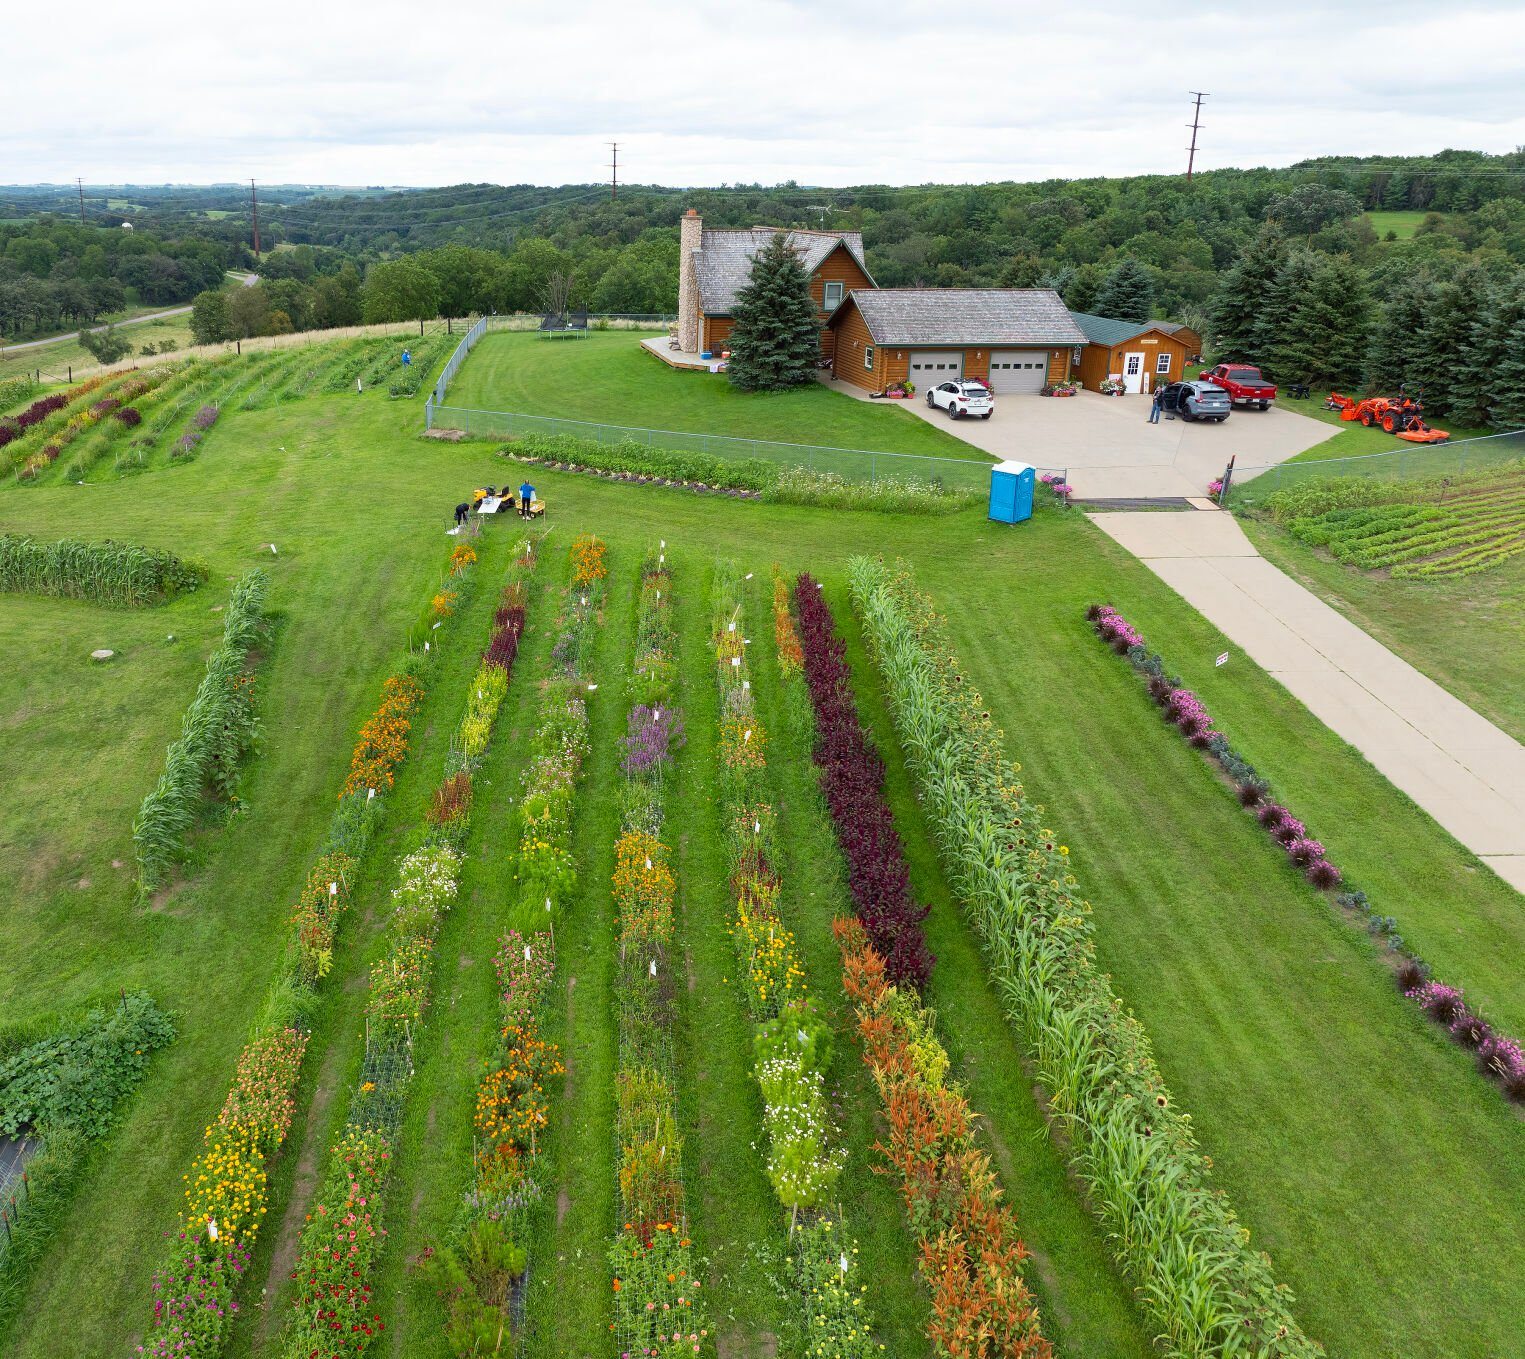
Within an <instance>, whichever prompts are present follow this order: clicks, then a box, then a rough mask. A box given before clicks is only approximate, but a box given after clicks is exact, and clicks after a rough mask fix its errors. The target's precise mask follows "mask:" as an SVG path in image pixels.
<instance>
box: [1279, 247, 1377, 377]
mask: <svg viewBox="0 0 1525 1359" xmlns="http://www.w3.org/2000/svg"><path fill="white" fill-rule="evenodd" d="M1287 270H1289V273H1290V275H1292V278H1290V279H1289V284H1290V285H1293V287H1295V291H1289V294H1287V302H1289V310H1287V313H1286V320H1284V322H1283V323H1281V328H1279V337H1278V340H1276V343H1275V345H1272V348H1270V363H1272V372H1273V374H1275V375H1276V378H1278V380H1279V381H1304V383H1328V384H1331V386H1348V384H1350V383H1353V381H1354V380H1356V378H1357V377H1359V375H1360V358H1362V352H1363V349H1365V342H1366V319H1368V307H1366V282H1365V279H1363V278H1362V273H1360V270H1359V268H1356V265H1354V264H1351V262H1350V261H1348V259H1345V258H1344V256H1333V258H1330V256H1304V258H1302V261H1301V262H1299V264H1298V265H1293V264H1292V262H1290V261H1289V267H1287Z"/></svg>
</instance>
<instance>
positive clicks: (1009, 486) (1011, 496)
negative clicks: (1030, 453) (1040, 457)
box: [990, 461, 1036, 524]
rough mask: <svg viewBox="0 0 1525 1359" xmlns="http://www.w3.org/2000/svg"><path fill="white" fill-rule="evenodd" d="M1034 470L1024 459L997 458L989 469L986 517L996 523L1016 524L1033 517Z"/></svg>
mask: <svg viewBox="0 0 1525 1359" xmlns="http://www.w3.org/2000/svg"><path fill="white" fill-rule="evenodd" d="M1035 479H1036V473H1035V472H1034V471H1033V469H1032V467H1031V466H1029V465H1028V464H1027V463H1025V462H1010V461H1008V462H998V463H996V465H995V466H994V467H992V468H991V469H990V517H991V518H992V519H994V520H995V521H996V522H997V523H999V524H1020V523H1021V522H1022V521H1023V520H1024V519H1031V518H1032V517H1033V482H1034V480H1035Z"/></svg>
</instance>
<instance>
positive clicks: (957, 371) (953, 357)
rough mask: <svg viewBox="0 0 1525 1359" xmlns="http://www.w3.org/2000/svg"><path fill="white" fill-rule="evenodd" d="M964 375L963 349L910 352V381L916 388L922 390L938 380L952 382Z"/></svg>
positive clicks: (935, 384)
mask: <svg viewBox="0 0 1525 1359" xmlns="http://www.w3.org/2000/svg"><path fill="white" fill-rule="evenodd" d="M963 375H964V351H963V350H962V349H941V350H928V351H927V352H925V353H922V354H917V353H915V352H913V353H912V354H911V381H912V382H914V383H915V384H916V390H917V391H920V392H924V391H926V390H927V388H928V387H935V386H937V384H938V383H939V382H952V381H953V379H954V378H961V377H963Z"/></svg>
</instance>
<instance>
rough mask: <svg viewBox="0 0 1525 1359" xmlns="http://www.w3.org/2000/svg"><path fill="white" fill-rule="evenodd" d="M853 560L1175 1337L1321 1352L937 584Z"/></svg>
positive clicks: (1075, 1120)
mask: <svg viewBox="0 0 1525 1359" xmlns="http://www.w3.org/2000/svg"><path fill="white" fill-rule="evenodd" d="M848 574H849V578H850V581H851V586H852V596H853V601H854V605H855V607H856V608H857V610H858V612H859V614H860V616H861V617H862V619H863V623H864V628H865V631H866V633H867V636H868V639H869V644H870V647H871V649H872V651H873V654H874V658H875V660H876V662H877V663H878V665H879V668H880V670H881V671H882V673H883V675H884V678H885V682H886V686H887V689H888V692H889V700H890V707H891V711H892V713H893V715H894V720H895V726H896V729H897V731H898V732H899V734H900V739H901V742H902V744H903V745H904V747H905V750H906V754H907V758H908V760H909V762H910V765H911V768H912V770H913V772H914V774H915V776H916V781H917V786H918V788H919V790H920V794H921V797H922V801H923V806H924V807H925V808H926V809H927V812H928V814H929V815H930V817H931V819H932V823H933V826H934V827H935V830H936V834H937V837H938V841H939V844H940V846H941V848H942V858H943V863H944V866H945V868H946V870H947V873H948V877H949V879H950V881H951V883H952V885H953V887H954V890H955V891H956V893H957V894H958V897H959V900H960V902H961V903H962V905H963V908H964V911H965V913H966V915H967V916H968V918H969V920H970V921H971V923H972V924H973V926H974V928H975V930H976V932H977V933H978V935H979V937H980V941H981V944H982V946H983V948H984V952H985V958H986V961H987V964H988V966H989V967H990V970H991V973H992V975H993V977H994V979H995V981H996V984H997V987H998V989H999V990H1000V993H1001V996H1002V1000H1003V1004H1004V1007H1005V1009H1006V1013H1007V1017H1008V1018H1009V1019H1010V1021H1011V1022H1012V1024H1013V1026H1014V1027H1015V1028H1016V1030H1017V1031H1018V1032H1019V1033H1020V1035H1021V1036H1022V1038H1023V1040H1024V1041H1025V1043H1026V1045H1027V1048H1028V1051H1029V1053H1030V1055H1031V1057H1032V1060H1033V1062H1034V1064H1035V1066H1036V1068H1037V1070H1038V1073H1039V1076H1040V1079H1041V1080H1042V1083H1043V1085H1044V1087H1045V1089H1046V1090H1047V1091H1048V1093H1049V1097H1050V1113H1051V1116H1052V1118H1053V1120H1054V1122H1055V1124H1056V1125H1057V1127H1058V1128H1059V1130H1060V1131H1062V1132H1063V1134H1064V1139H1063V1140H1064V1144H1065V1146H1066V1148H1067V1151H1068V1155H1069V1157H1070V1162H1071V1166H1072V1168H1073V1170H1074V1171H1075V1172H1076V1174H1078V1175H1079V1176H1080V1177H1081V1178H1082V1180H1083V1181H1084V1182H1085V1184H1086V1186H1087V1188H1088V1190H1089V1198H1090V1200H1091V1204H1092V1206H1093V1208H1094V1210H1095V1211H1096V1212H1097V1214H1098V1215H1099V1216H1100V1218H1101V1219H1102V1223H1103V1226H1104V1227H1105V1229H1106V1232H1107V1238H1108V1244H1109V1248H1110V1249H1111V1250H1112V1252H1113V1254H1114V1256H1115V1258H1116V1260H1117V1262H1118V1264H1119V1266H1120V1268H1121V1269H1122V1271H1123V1273H1124V1275H1125V1276H1126V1277H1127V1278H1128V1279H1129V1281H1130V1282H1131V1283H1132V1284H1133V1286H1134V1288H1135V1290H1136V1294H1137V1297H1138V1300H1139V1302H1140V1305H1141V1307H1142V1308H1143V1309H1144V1312H1145V1315H1146V1316H1147V1317H1148V1318H1149V1320H1150V1324H1151V1325H1153V1326H1154V1327H1156V1328H1157V1332H1158V1339H1159V1342H1160V1344H1161V1346H1162V1348H1163V1350H1164V1352H1166V1353H1168V1354H1170V1355H1173V1356H1192V1357H1193V1359H1196V1357H1197V1356H1209V1355H1211V1356H1225V1357H1230V1356H1231V1357H1233V1359H1238V1357H1239V1356H1257V1359H1258V1357H1259V1356H1266V1357H1267V1359H1269V1357H1271V1356H1275V1359H1308V1357H1309V1356H1314V1355H1319V1354H1322V1353H1323V1350H1322V1348H1321V1347H1320V1346H1319V1345H1318V1344H1317V1343H1316V1342H1314V1341H1312V1340H1310V1339H1308V1338H1307V1337H1306V1336H1304V1335H1303V1333H1302V1332H1301V1330H1299V1328H1298V1325H1297V1323H1296V1321H1294V1319H1293V1317H1292V1313H1291V1310H1290V1303H1291V1301H1292V1299H1291V1296H1290V1294H1289V1292H1288V1291H1287V1289H1286V1288H1285V1286H1284V1285H1280V1284H1277V1283H1276V1281H1275V1280H1274V1278H1273V1276H1272V1273H1271V1266H1270V1260H1269V1258H1268V1257H1267V1256H1265V1255H1264V1254H1263V1253H1261V1252H1257V1251H1255V1250H1252V1249H1251V1247H1250V1244H1249V1232H1248V1231H1247V1230H1245V1228H1244V1227H1243V1226H1242V1225H1241V1224H1240V1222H1239V1221H1238V1220H1237V1218H1236V1217H1235V1216H1234V1213H1233V1210H1232V1208H1231V1207H1230V1206H1229V1204H1228V1202H1227V1199H1226V1197H1225V1196H1224V1194H1223V1192H1222V1191H1221V1190H1216V1189H1214V1188H1212V1187H1211V1184H1210V1177H1209V1171H1208V1166H1207V1164H1206V1162H1205V1160H1204V1158H1203V1156H1202V1153H1201V1152H1200V1150H1199V1149H1198V1147H1197V1144H1196V1139H1195V1138H1194V1136H1193V1135H1192V1132H1191V1127H1190V1122H1189V1120H1188V1118H1187V1117H1186V1116H1185V1115H1184V1114H1183V1113H1181V1112H1180V1111H1179V1110H1177V1109H1176V1107H1175V1105H1174V1104H1173V1103H1172V1102H1171V1100H1170V1096H1169V1093H1168V1092H1167V1090H1166V1088H1165V1082H1164V1079H1163V1078H1162V1077H1161V1075H1160V1072H1159V1069H1158V1067H1157V1066H1156V1065H1155V1061H1154V1057H1153V1054H1152V1052H1151V1050H1150V1044H1149V1039H1148V1037H1147V1035H1146V1034H1145V1033H1144V1030H1143V1028H1142V1026H1141V1025H1140V1024H1139V1023H1138V1021H1137V1020H1136V1019H1135V1018H1134V1017H1133V1016H1132V1015H1130V1014H1129V1013H1128V1012H1127V1011H1126V1010H1125V1009H1124V1008H1123V1005H1122V1002H1121V1001H1120V1000H1119V999H1118V998H1117V996H1115V995H1114V994H1113V992H1112V989H1111V985H1110V982H1109V980H1108V978H1107V977H1106V975H1105V974H1104V973H1102V972H1101V971H1100V970H1099V969H1098V967H1097V965H1096V961H1095V950H1094V942H1093V938H1092V925H1091V920H1090V907H1089V906H1088V904H1087V903H1086V902H1085V901H1083V900H1081V899H1080V898H1079V897H1078V895H1077V894H1076V891H1075V888H1076V883H1075V879H1074V878H1073V877H1072V876H1071V875H1070V873H1069V867H1068V863H1067V861H1066V859H1065V857H1064V852H1063V851H1062V850H1061V849H1060V848H1058V847H1057V845H1056V842H1055V840H1054V837H1053V832H1052V831H1050V830H1045V829H1041V827H1042V826H1043V824H1044V822H1043V817H1044V813H1043V809H1042V808H1041V807H1039V806H1037V805H1036V804H1034V803H1032V802H1031V801H1029V800H1028V798H1027V797H1026V795H1025V793H1024V792H1023V790H1022V787H1021V784H1020V782H1019V780H1018V777H1017V773H1016V770H1015V769H1014V768H1013V767H1012V766H1010V765H1008V764H1007V763H1006V761H1005V759H1004V757H1003V756H1002V755H1001V750H1002V742H1003V739H1004V738H1003V736H1002V733H1001V732H1000V730H999V729H998V728H997V727H996V726H995V725H994V724H993V723H992V722H991V721H990V720H989V718H988V716H987V715H986V714H984V713H983V712H982V711H981V710H982V707H983V704H982V701H981V699H980V697H979V695H978V694H977V693H976V692H975V691H974V690H973V688H972V687H971V686H969V685H968V684H967V683H965V682H964V680H963V677H962V676H961V675H960V674H959V670H958V661H957V659H956V657H955V656H954V655H953V652H952V649H951V647H950V646H949V645H948V643H947V641H946V639H945V638H944V637H943V635H942V633H941V631H940V630H939V628H938V626H937V624H936V623H935V620H934V615H933V613H932V611H931V608H930V605H929V602H928V601H927V600H926V599H925V597H923V596H920V595H918V594H917V593H916V592H915V590H914V588H913V587H912V585H911V584H910V582H909V579H908V578H907V577H906V576H904V575H900V576H894V575H892V574H891V573H890V572H889V571H888V570H887V569H886V568H885V567H884V566H883V564H881V563H879V562H875V561H872V560H870V559H868V558H864V557H857V558H854V559H853V560H852V561H851V562H850V563H849V565H848Z"/></svg>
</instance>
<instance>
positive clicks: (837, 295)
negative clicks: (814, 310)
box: [821, 279, 847, 311]
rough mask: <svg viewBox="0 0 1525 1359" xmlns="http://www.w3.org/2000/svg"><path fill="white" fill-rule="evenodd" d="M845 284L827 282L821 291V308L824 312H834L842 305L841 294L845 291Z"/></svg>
mask: <svg viewBox="0 0 1525 1359" xmlns="http://www.w3.org/2000/svg"><path fill="white" fill-rule="evenodd" d="M846 287H847V285H846V284H845V283H840V282H834V281H832V280H830V279H828V280H827V282H826V283H825V285H824V286H823V287H822V289H821V308H822V310H824V311H835V310H836V309H837V308H838V307H840V306H841V305H842V294H843V291H844V290H845V289H846Z"/></svg>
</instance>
